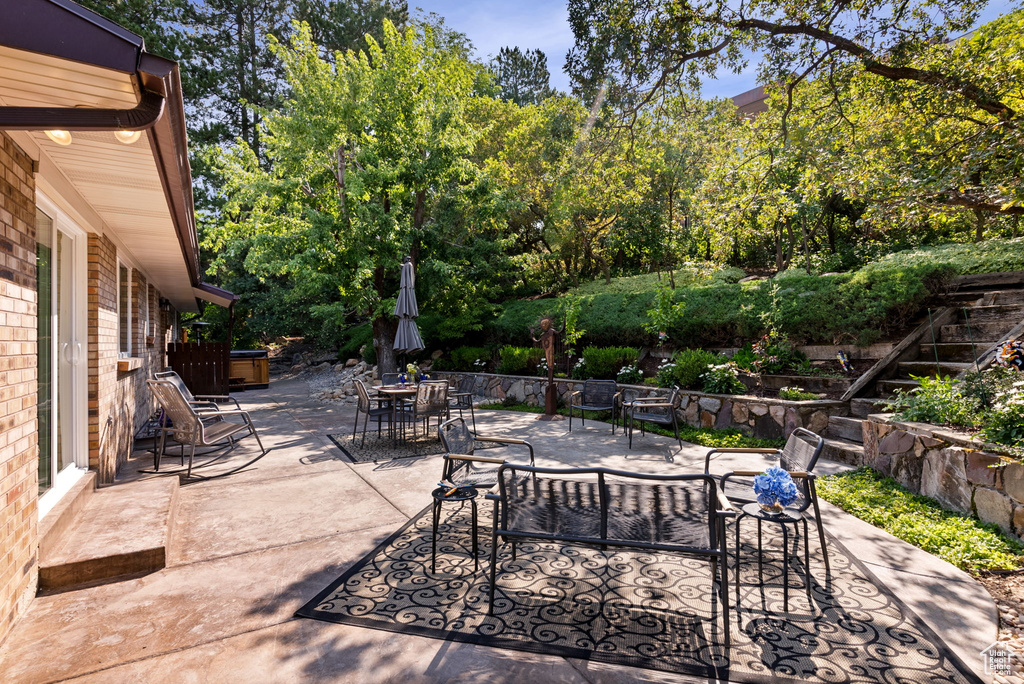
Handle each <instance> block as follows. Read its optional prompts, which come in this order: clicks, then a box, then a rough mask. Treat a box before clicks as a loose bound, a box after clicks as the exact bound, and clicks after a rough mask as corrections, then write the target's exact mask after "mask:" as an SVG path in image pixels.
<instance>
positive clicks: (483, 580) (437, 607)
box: [296, 503, 981, 684]
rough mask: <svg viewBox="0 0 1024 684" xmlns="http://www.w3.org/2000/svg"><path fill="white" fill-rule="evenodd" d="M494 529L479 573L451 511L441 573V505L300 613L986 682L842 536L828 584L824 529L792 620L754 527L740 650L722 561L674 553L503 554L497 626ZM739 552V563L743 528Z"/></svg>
mask: <svg viewBox="0 0 1024 684" xmlns="http://www.w3.org/2000/svg"><path fill="white" fill-rule="evenodd" d="M490 517H491V516H490V506H485V505H483V503H481V506H480V569H479V571H477V572H474V571H473V559H472V557H471V555H470V548H471V546H470V535H469V508H468V506H466V507H464V508H463V509H456V508H455V507H453V506H446V507H445V511H444V513H443V514H442V523H441V525H440V527H439V530H438V555H437V572H436V573H435V574H433V575H432V574H431V573H430V549H431V517H430V509H429V508H427V509H426V510H424V511H423V512H422V513H420V515H419V516H418V517H417V518H415V519H413V520H412V521H411V522H409V523H407V524H406V525H404V526H403V527H402V528H401V529H399V530H398V531H397V532H395V533H394V534H392V535H391V536H390V537H389V538H388V539H387V540H385V541H384V542H383V543H382V544H381V545H380V546H378V547H377V548H376V549H375V550H374V551H373V552H371V553H370V554H369V555H367V556H366V557H365V558H363V559H362V560H360V561H359V562H357V563H356V564H355V565H354V566H353V567H352V568H350V569H349V570H348V571H347V572H345V574H343V575H342V576H341V577H339V578H338V579H337V580H336V581H335V582H334V583H332V584H331V585H330V586H329V587H327V588H326V589H324V590H323V591H322V592H320V594H319V595H318V596H316V598H314V599H313V600H312V601H310V602H309V603H307V604H306V605H305V606H303V607H302V608H301V609H299V610H298V611H297V613H296V615H298V616H301V617H308V618H314V619H318V620H325V621H329V622H338V623H345V624H350V625H358V626H361V627H369V628H372V629H381V630H387V631H393V632H405V633H409V634H416V635H420V636H427V637H433V638H436V639H447V640H451V641H459V642H466V643H473V644H483V645H487V646H493V647H497V648H508V649H514V650H521V651H530V652H534V653H544V654H550V655H556V656H563V657H569V658H581V659H590V660H595V661H602V662H607V663H615V664H620V665H628V666H633V667H642V668H649V669H655V670H664V671H669V672H675V673H680V674H689V675H696V676H700V677H708V678H718V679H721V680H729V681H734V682H759V683H761V682H850V683H859V682H872V683H874V682H885V683H887V684H888V683H897V682H901V683H902V682H929V683H932V682H958V683H972V684H980V682H981V680H980V679H979V678H978V677H977V676H976V675H974V674H973V673H972V672H971V671H970V670H969V669H968V668H967V667H966V666H965V665H964V664H963V663H962V662H961V661H960V659H959V658H958V657H957V656H956V655H955V654H954V653H953V652H952V651H951V650H950V649H949V648H948V647H947V646H946V645H945V644H944V643H943V642H942V640H941V639H939V638H938V637H937V636H936V635H935V633H934V632H932V630H931V629H929V628H928V627H927V626H926V625H924V624H923V623H922V622H921V621H920V619H918V618H917V617H916V616H915V615H914V614H913V613H912V612H911V611H910V610H909V609H908V608H907V607H906V606H905V605H904V604H903V603H901V602H900V601H899V600H898V599H897V598H896V597H895V596H893V594H892V593H891V592H890V591H889V590H888V589H887V588H886V587H884V586H883V585H881V583H880V582H879V581H878V580H877V579H876V578H875V577H874V576H873V575H872V574H871V573H870V571H868V570H867V568H865V567H864V566H863V565H862V564H861V563H860V561H858V560H857V559H855V558H853V557H852V556H851V555H850V553H849V552H848V551H847V550H846V549H845V548H844V547H843V546H842V545H841V544H840V543H839V542H837V541H836V540H835V539H833V538H831V537H829V540H828V541H829V559H830V561H831V565H832V569H831V574H830V575H829V576H826V573H825V568H824V565H823V564H822V561H821V554H820V550H819V549H818V544H817V543H816V541H814V539H816V535H814V534H813V531H812V535H811V536H812V542H811V551H812V554H811V574H812V582H811V584H812V592H811V596H812V599H811V600H810V602H809V601H808V599H807V594H806V593H805V589H804V587H803V584H802V582H803V577H804V572H803V571H804V566H803V548H800V549H799V551H800V553H799V558H797V559H793V554H791V555H790V558H791V562H792V565H791V567H790V573H789V580H790V583H791V588H790V592H789V609H790V610H789V613H788V614H787V613H785V612H783V610H782V598H783V595H782V585H781V554H782V548H781V542H780V540H779V537H776V536H774V534H773V532H774V531H773V530H772V529H771V528H774V527H775V526H774V525H765V526H764V532H765V543H766V547H765V556H764V565H763V569H764V584H763V585H759V583H758V564H757V550H756V546H751V544H750V542H752V541H753V540H752V539H750V538H749V536H754V535H755V533H754V530H755V526H754V525H753V524H750V523H749V522H748V524H747V525H745V526H744V528H743V532H744V536H745V540H744V541H745V542H746V543H744V545H743V546H742V547H741V555H742V559H743V563H742V566H741V591H740V605H739V607H738V608H737V607H736V606H735V597H736V589H735V577H734V576H732V573H731V572H730V575H731V576H730V587H729V600H730V603H733V607H734V610H733V613H732V624H731V627H732V647H731V648H729V649H725V648H724V647H722V646H720V645H717V644H721V643H722V634H721V629H722V619H721V604H720V602H719V600H718V598H717V591H716V592H714V593H715V598H714V599H712V593H713V592H712V590H713V588H714V587H716V586H717V585H713V584H712V580H711V572H710V566H709V564H708V562H707V561H704V560H696V559H687V558H681V557H679V556H675V555H670V554H658V553H645V552H616V551H614V550H607V551H601V550H599V549H590V548H585V547H579V546H567V545H562V544H553V543H520V544H519V545H518V552H517V560H515V561H513V560H512V557H511V549H510V546H509V545H504V546H503V547H501V549H499V554H498V562H499V569H501V568H503V569H504V572H499V575H498V582H497V590H496V593H495V611H494V616H493V617H491V616H488V615H487V607H488V600H487V591H488V582H487V578H488V564H489V553H490V535H489V526H490V525H489V519H490ZM748 532H749V533H750V535H749V536H748V535H747V533H748ZM754 539H756V536H754ZM791 539H792V535H791ZM729 541H730V555H732V554H733V552H734V547H733V543H734V542H735V537H734V536H733V533H732V530H731V529H730V533H729ZM800 543H801V544H802V543H803V539H801V540H800ZM730 565H732V562H731V563H730ZM712 616H715V617H714V619H712ZM737 616H738V622H737Z"/></svg>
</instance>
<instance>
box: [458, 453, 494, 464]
mask: <svg viewBox="0 0 1024 684" xmlns="http://www.w3.org/2000/svg"><path fill="white" fill-rule="evenodd" d="M444 457H445V458H446V459H449V460H452V461H475V462H477V463H497V464H499V465H500V464H502V463H504V462H505V459H503V458H492V457H490V456H476V455H474V454H445V455H444Z"/></svg>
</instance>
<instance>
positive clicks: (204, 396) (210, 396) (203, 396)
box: [193, 394, 232, 399]
mask: <svg viewBox="0 0 1024 684" xmlns="http://www.w3.org/2000/svg"><path fill="white" fill-rule="evenodd" d="M193 396H195V398H196V399H231V398H232V397H231V395H228V394H196V395H193Z"/></svg>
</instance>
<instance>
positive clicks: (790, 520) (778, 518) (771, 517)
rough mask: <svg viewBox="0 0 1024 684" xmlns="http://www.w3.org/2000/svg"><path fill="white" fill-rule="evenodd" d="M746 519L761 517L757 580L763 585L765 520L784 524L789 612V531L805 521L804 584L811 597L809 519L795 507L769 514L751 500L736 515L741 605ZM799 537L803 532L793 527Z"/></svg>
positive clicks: (784, 595)
mask: <svg viewBox="0 0 1024 684" xmlns="http://www.w3.org/2000/svg"><path fill="white" fill-rule="evenodd" d="M743 518H755V519H757V579H758V583H759V585H760V586H763V585H764V564H763V557H764V554H763V552H762V549H761V523H762V522H770V523H775V524H777V525H779V526H781V527H782V609H783V610H784V611H786V612H789V531H788V529H787V528H788V526H789V525H793V526H794V527H795V526H797V525H799V524H800V523H801V522H803V524H804V534H803V542H804V575H805V576H804V587H805V588H806V590H807V599H808V600H810V598H811V553H810V549H809V548H808V544H807V518H805V517H804V515H803V513H802V512H800V511H798V510H795V509H792V508H784V509H782V512H781V513H769V512H768V511H765V510H764V509H762V508H761V506H760V504H758V503H757V502H756V501H755V502H754V503H748V504H746V505H745V506H743V508H741V509H740V514H739V515H738V516H737V517H736V605H737V606H739V604H740V522H742V520H743ZM793 532H794V533H796V534H797V538H799V536H800V535H799V531H798V530H793Z"/></svg>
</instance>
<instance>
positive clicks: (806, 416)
mask: <svg viewBox="0 0 1024 684" xmlns="http://www.w3.org/2000/svg"><path fill="white" fill-rule="evenodd" d="M431 376H437V377H439V378H446V379H449V378H450V379H456V380H460V379H462V378H465V377H467V376H469V377H474V378H475V379H476V389H475V394H477V395H478V396H482V397H487V398H490V399H495V400H498V401H500V400H502V399H505V398H506V397H511V398H512V399H515V400H516V401H521V402H523V403H525V404H528V405H530V406H542V405H543V404H544V387H545V386H546V385H547V380H545V379H544V378H539V377H526V376H518V375H496V374H492V373H456V372H433V373H431ZM555 386H556V387H557V388H558V398H559V404H560V405H567V404H568V401H569V395H570V394H571V393H572V392H575V391H577V390H580V389H583V381H582V380H569V379H566V378H556V379H555ZM619 388H620V389H621V390H622V392H623V397H624V398H625V399H626V400H627V401H628V400H630V399H633V398H636V397H647V396H668V390H666V389H662V388H658V387H649V386H646V385H619ZM848 412H849V406H848V404H846V403H845V402H841V401H828V400H819V401H785V400H783V399H770V398H761V397H752V396H746V395H734V394H707V393H705V392H692V391H689V390H685V391H684V394H683V400H682V403H681V404H680V407H679V420H680V422H682V423H686V424H688V425H692V426H694V427H713V428H719V429H724V428H739V429H740V430H743V431H744V432H746V433H748V434H750V435H753V436H754V437H761V438H766V439H770V438H777V437H786V436H788V435H789V433H791V432H792V431H793V430H795V429H796V428H798V427H805V428H807V429H808V430H810V431H812V432H816V433H818V434H821V433H822V432H824V430H825V426H827V425H828V418H829V416H830V415H835V416H845V415H848Z"/></svg>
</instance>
